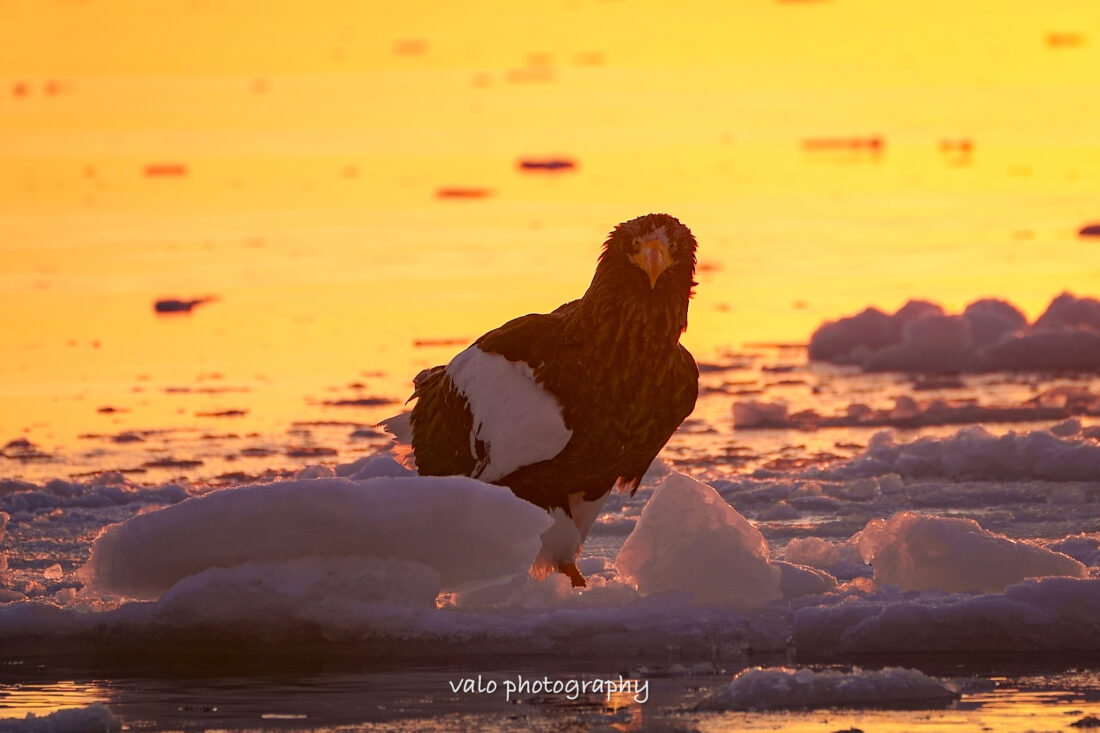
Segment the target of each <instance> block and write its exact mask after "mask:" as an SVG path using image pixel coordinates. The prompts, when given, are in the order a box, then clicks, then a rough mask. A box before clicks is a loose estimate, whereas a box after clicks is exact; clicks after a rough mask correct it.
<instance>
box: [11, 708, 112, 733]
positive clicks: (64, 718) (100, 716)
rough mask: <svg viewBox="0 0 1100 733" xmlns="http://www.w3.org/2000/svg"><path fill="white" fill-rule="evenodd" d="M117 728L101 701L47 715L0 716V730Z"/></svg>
mask: <svg viewBox="0 0 1100 733" xmlns="http://www.w3.org/2000/svg"><path fill="white" fill-rule="evenodd" d="M117 730H122V724H121V723H119V720H118V718H116V717H115V715H114V713H112V712H111V711H110V710H109V709H108V708H107V706H105V705H104V704H103V703H101V702H95V703H92V704H91V705H88V706H87V707H83V708H68V709H64V710H58V711H56V712H53V713H50V714H49V715H35V714H34V713H27V716H26V717H25V718H0V733H113V731H117Z"/></svg>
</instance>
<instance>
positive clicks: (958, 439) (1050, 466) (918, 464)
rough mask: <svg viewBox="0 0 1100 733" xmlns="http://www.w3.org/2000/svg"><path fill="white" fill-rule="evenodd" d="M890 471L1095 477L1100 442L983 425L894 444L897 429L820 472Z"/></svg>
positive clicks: (844, 476) (978, 477)
mask: <svg viewBox="0 0 1100 733" xmlns="http://www.w3.org/2000/svg"><path fill="white" fill-rule="evenodd" d="M888 473H896V474H898V475H899V476H902V477H908V478H927V477H936V476H939V477H946V478H952V479H966V480H975V481H993V480H1012V481H1019V480H1022V479H1044V480H1047V481H1094V480H1095V478H1096V476H1100V444H1098V443H1096V442H1095V441H1092V440H1088V439H1083V438H1079V437H1076V436H1070V437H1059V436H1056V435H1054V434H1052V433H1050V432H1049V431H1046V430H1032V431H1029V432H1023V433H1017V432H1009V433H1005V434H1004V435H1001V436H997V435H994V434H992V433H990V432H989V431H988V430H986V429H985V428H983V427H981V426H980V425H974V426H970V427H966V428H963V429H961V430H959V431H958V432H957V433H955V434H954V435H950V436H947V437H945V438H933V437H924V438H919V439H917V440H915V441H912V442H909V443H895V442H894V436H893V434H892V433H890V432H889V431H883V432H880V433H876V434H875V435H874V436H873V437H872V438H871V440H870V442H869V443H868V445H867V449H866V450H865V451H864V452H863V453H862V454H860V455H858V456H856V457H855V458H853V459H851V460H850V461H846V462H844V463H841V464H837V465H834V466H830V467H829V468H828V469H826V470H824V471H822V472H821V475H822V476H824V477H827V478H834V479H841V480H849V479H855V478H864V477H868V476H881V475H883V474H888Z"/></svg>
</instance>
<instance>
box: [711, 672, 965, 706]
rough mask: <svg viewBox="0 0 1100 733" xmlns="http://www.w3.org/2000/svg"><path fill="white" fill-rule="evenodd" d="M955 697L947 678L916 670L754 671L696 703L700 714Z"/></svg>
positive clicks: (923, 702)
mask: <svg viewBox="0 0 1100 733" xmlns="http://www.w3.org/2000/svg"><path fill="white" fill-rule="evenodd" d="M958 697H959V694H958V692H957V691H956V690H955V688H954V686H953V685H952V684H951V683H949V682H947V681H946V680H941V679H937V678H935V677H929V676H927V675H926V674H924V673H923V672H919V671H917V670H915V669H904V668H902V667H886V668H885V669H881V670H877V671H865V670H862V669H859V668H858V667H857V668H855V669H853V670H851V671H850V672H841V671H839V670H833V669H828V670H823V671H820V672H815V671H814V670H812V669H790V668H788V667H753V668H752V669H746V670H743V671H742V672H740V673H738V674H737V676H736V677H734V678H733V682H731V683H730V684H729V685H727V686H726V687H723V688H722V689H720V690H718V691H717V692H715V693H714V694H712V695H711V696H710V697H708V698H707V699H706V700H704V701H703V702H702V703H701V704H700V705H699V708H700V709H704V710H814V709H818V708H879V709H884V708H922V707H925V708H929V707H943V706H944V705H948V704H949V703H951V702H953V701H954V700H956V699H957V698H958Z"/></svg>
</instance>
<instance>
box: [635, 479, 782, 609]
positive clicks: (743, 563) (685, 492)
mask: <svg viewBox="0 0 1100 733" xmlns="http://www.w3.org/2000/svg"><path fill="white" fill-rule="evenodd" d="M615 566H616V567H617V568H618V570H619V572H620V573H621V574H622V575H623V576H625V577H626V578H627V579H628V580H630V581H632V582H633V583H635V584H636V585H637V587H638V591H639V592H640V593H642V594H643V595H650V594H653V593H661V592H664V591H686V592H689V593H692V594H693V595H694V602H695V603H722V604H728V605H731V606H733V607H735V608H737V609H739V610H743V611H750V610H753V609H756V608H759V607H760V606H762V605H763V604H765V603H767V602H768V601H772V600H775V599H778V598H781V597H782V593H781V592H780V590H779V579H778V575H779V573H778V571H777V570H776V569H775V568H773V567H772V565H771V562H770V561H769V557H768V544H767V542H766V541H765V539H764V536H763V535H762V534H760V531H759V530H757V529H756V527H754V526H753V525H752V524H750V523H749V521H748V520H747V519H745V518H744V517H743V516H741V515H740V514H738V513H737V511H736V510H735V509H734V508H733V507H731V506H730V505H729V504H727V503H726V502H725V501H724V500H723V499H722V497H721V496H720V495H719V494H718V492H717V491H715V490H714V489H713V488H711V487H710V486H707V485H706V484H703V483H700V482H698V481H696V480H694V479H692V478H690V477H688V476H685V475H684V474H682V473H672V474H670V475H669V476H668V478H667V479H665V481H664V483H662V484H661V485H660V486H659V487H658V488H657V489H656V491H654V492H653V496H652V497H650V499H649V501H648V502H647V503H646V505H645V508H644V509H643V510H642V514H641V517H640V518H639V519H638V525H637V527H636V528H635V529H634V531H633V532H632V533H631V534H630V536H629V537H627V538H626V542H624V543H623V547H622V549H621V550H620V551H619V555H618V557H617V558H616V559H615Z"/></svg>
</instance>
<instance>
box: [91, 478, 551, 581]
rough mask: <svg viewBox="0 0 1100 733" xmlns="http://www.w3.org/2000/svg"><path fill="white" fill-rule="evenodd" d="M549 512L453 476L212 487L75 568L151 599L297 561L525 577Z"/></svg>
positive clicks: (110, 541) (465, 576)
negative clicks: (185, 583) (389, 563)
mask: <svg viewBox="0 0 1100 733" xmlns="http://www.w3.org/2000/svg"><path fill="white" fill-rule="evenodd" d="M550 523H551V520H550V516H549V515H548V514H547V513H546V512H545V511H543V510H542V509H539V508H538V507H536V506H534V505H533V504H530V503H528V502H526V501H523V500H521V499H518V498H516V497H515V496H514V495H513V494H512V492H511V491H509V490H508V489H507V488H504V487H501V486H495V485H491V484H485V483H482V482H480V481H475V480H474V479H469V478H465V477H447V478H437V477H415V478H373V479H368V480H366V481H352V480H349V479H345V478H327V479H315V480H298V481H286V482H276V483H269V484H257V485H253V486H244V487H240V488H234V489H223V490H220V491H215V492H212V493H210V494H207V495H205V496H202V497H197V498H192V499H189V500H187V501H184V502H181V503H179V504H176V505H173V506H169V507H165V508H162V509H160V510H157V511H152V512H148V513H145V514H139V515H137V516H135V517H133V518H131V519H129V520H128V521H126V522H123V523H122V524H117V525H113V526H110V527H108V528H107V529H105V530H104V531H103V532H102V533H101V534H100V536H99V537H98V538H96V540H95V542H94V543H93V545H92V556H91V558H90V559H89V560H88V563H87V564H86V565H85V566H84V567H83V568H82V570H81V575H82V577H83V578H84V580H85V583H86V584H87V585H89V586H90V587H92V588H93V589H95V590H97V591H105V592H108V593H114V594H118V595H124V596H130V597H134V598H156V597H157V596H159V595H161V594H162V593H164V591H166V590H168V589H169V588H170V587H172V586H173V585H174V584H175V583H177V582H178V581H180V580H181V579H183V578H186V577H188V576H190V575H195V574H196V573H201V572H202V571H204V570H206V569H208V568H231V567H234V566H237V565H241V564H244V563H281V562H285V561H288V560H293V559H295V558H303V557H311V556H316V557H322V558H333V557H360V558H361V557H373V558H390V557H393V558H399V559H403V560H410V561H413V562H416V563H420V564H422V565H425V566H428V567H430V568H432V569H434V570H435V572H437V573H438V574H439V578H440V582H441V584H442V588H443V589H459V588H462V587H466V586H470V585H476V584H477V583H479V582H485V581H491V580H494V579H496V578H498V577H502V576H510V575H514V574H515V573H518V572H523V571H525V570H526V569H527V568H528V567H529V566H530V564H531V561H532V560H533V559H534V557H535V554H536V553H537V552H538V550H539V535H540V534H541V533H542V532H543V531H544V530H545V529H546V528H547V527H548V526H549V525H550Z"/></svg>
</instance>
